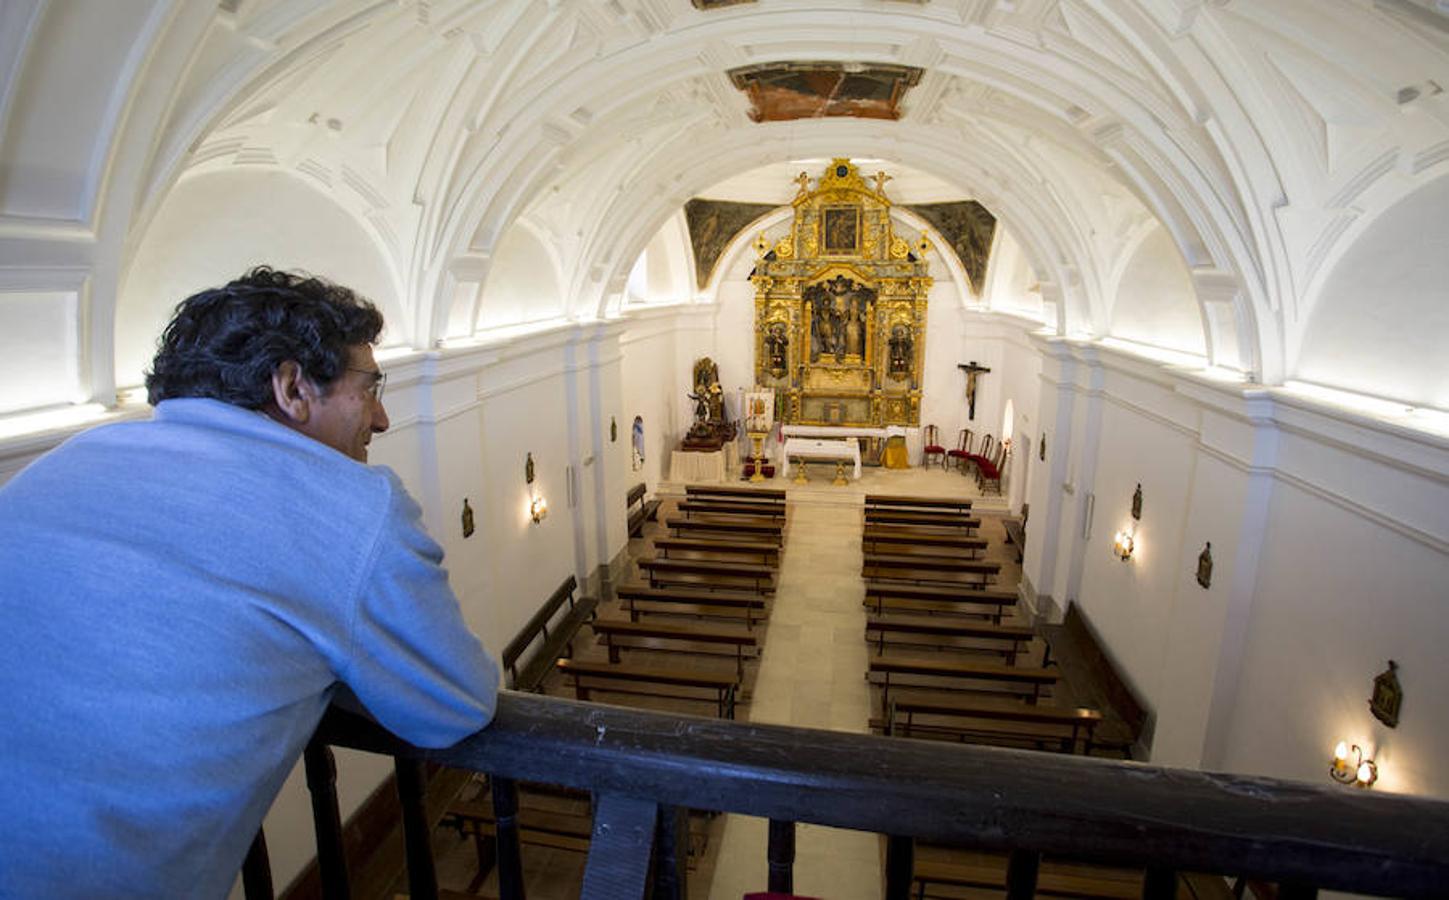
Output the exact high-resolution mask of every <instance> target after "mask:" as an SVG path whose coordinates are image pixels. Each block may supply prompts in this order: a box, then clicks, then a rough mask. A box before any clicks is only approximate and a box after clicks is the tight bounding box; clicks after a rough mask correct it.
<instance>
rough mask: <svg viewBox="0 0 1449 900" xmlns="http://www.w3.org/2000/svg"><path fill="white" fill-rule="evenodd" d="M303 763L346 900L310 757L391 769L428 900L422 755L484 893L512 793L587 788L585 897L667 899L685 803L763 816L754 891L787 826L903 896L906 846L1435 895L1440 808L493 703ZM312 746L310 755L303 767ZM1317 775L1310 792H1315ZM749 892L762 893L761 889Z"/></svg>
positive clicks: (1169, 891) (502, 855)
mask: <svg viewBox="0 0 1449 900" xmlns="http://www.w3.org/2000/svg"><path fill="white" fill-rule="evenodd" d="M317 734H318V738H317V740H316V741H314V746H313V748H311V750H310V751H309V758H308V783H309V786H310V787H311V788H312V789H313V791H314V800H313V809H314V812H315V813H316V816H317V818H316V821H317V828H318V847H319V865H320V868H321V872H322V882H323V886H324V887H323V891H324V896H326V897H329V898H333V897H347V896H348V887H347V868H346V865H345V861H344V860H343V859H342V842H341V840H340V837H339V830H340V822H339V819H338V816H337V811H336V810H337V807H336V796H335V793H334V792H333V789H332V786H331V781H332V779H331V778H330V777H329V772H328V771H327V770H328V768H329V764H328V762H327V760H326V759H325V755H326V753H325V750H324V749H323V745H324V744H325V745H331V746H340V747H350V748H355V749H360V750H366V751H372V752H376V753H385V754H391V755H393V756H394V757H396V759H397V766H398V775H399V777H398V784H399V788H400V791H401V792H402V793H403V795H404V796H403V798H402V799H403V810H404V814H403V819H404V823H405V826H406V827H407V829H408V838H407V844H408V846H407V852H408V872H409V879H410V891H411V896H412V897H413V898H415V900H423V898H432V897H434V896H436V890H437V889H436V878H435V876H434V873H433V864H432V858H431V852H430V849H429V835H428V829H427V823H426V817H425V815H424V813H423V803H422V779H421V771H422V765H423V763H424V762H433V763H441V764H444V765H448V766H455V767H459V768H463V769H469V770H472V771H475V772H485V773H488V774H489V775H490V776H491V779H492V789H493V792H494V802H495V805H496V812H497V817H498V834H497V851H498V866H499V893H500V895H501V896H502V897H504V898H521V897H523V895H524V894H523V880H522V874H521V872H522V869H521V865H520V862H519V841H518V834H517V832H516V830H515V828H514V826H513V821H512V820H513V815H514V812H515V804H516V795H515V793H514V789H513V785H514V783H516V782H522V781H530V782H545V783H548V784H555V785H563V786H565V787H571V788H578V789H583V790H587V791H591V792H592V793H593V796H594V801H595V802H594V810H595V815H594V826H593V839H592V843H591V847H590V851H589V857H588V861H587V864H586V867H585V875H584V885H583V894H582V895H583V896H584V897H585V898H596V897H609V898H615V897H619V898H623V897H631V898H633V897H644V896H646V891H648V892H649V893H648V896H651V897H669V898H683V897H684V895H685V891H684V872H685V865H684V854H685V852H686V846H687V841H686V840H684V839H683V838H682V834H683V829H684V827H685V819H686V816H687V810H690V809H698V810H718V811H724V812H733V813H744V814H747V815H752V816H760V817H764V818H768V819H769V820H770V828H769V847H768V848H767V858H768V862H769V872H770V876H769V880H770V884H769V888H770V890H772V891H779V892H789V890H790V889H791V866H792V859H793V855H794V850H793V848H794V823H795V822H808V823H814V824H819V825H827V826H834V827H839V828H849V829H856V830H861V831H871V832H877V833H880V834H883V835H885V836H887V860H886V885H885V895H886V897H887V898H890V900H906V898H907V897H909V895H910V887H911V871H912V857H913V848H914V841H915V840H917V839H922V840H929V841H932V842H940V843H953V844H964V845H969V846H972V847H977V848H981V849H989V850H997V851H1009V852H1010V854H1011V855H1010V862H1009V865H1008V878H1009V881H1008V888H1007V896H1008V897H1009V898H1026V897H1031V896H1033V893H1034V890H1035V884H1036V879H1037V865H1038V863H1039V861H1040V859H1041V858H1042V856H1043V855H1047V856H1051V857H1057V858H1067V859H1072V860H1080V861H1092V862H1102V863H1109V864H1113V865H1122V866H1132V867H1139V868H1142V869H1144V870H1145V871H1146V877H1145V878H1144V882H1143V884H1144V887H1143V896H1144V897H1145V898H1172V897H1174V895H1175V892H1176V884H1177V877H1176V875H1177V873H1178V872H1210V873H1219V874H1222V875H1225V876H1246V877H1249V878H1252V879H1261V880H1263V881H1267V882H1273V883H1277V884H1278V885H1280V893H1279V896H1280V897H1283V898H1285V900H1293V898H1303V897H1313V896H1314V895H1315V894H1316V892H1317V890H1318V889H1320V888H1323V889H1333V890H1341V891H1352V892H1356V893H1362V894H1375V895H1390V896H1410V897H1429V896H1439V897H1442V896H1444V892H1445V890H1446V887H1449V802H1444V801H1438V800H1427V799H1421V798H1415V797H1407V796H1395V795H1390V794H1386V793H1379V792H1373V791H1367V790H1359V789H1353V788H1346V787H1341V786H1339V785H1336V784H1330V783H1325V784H1323V785H1315V784H1305V783H1299V782H1289V781H1279V780H1274V779H1268V778H1257V777H1248V776H1239V775H1214V774H1208V773H1204V772H1197V771H1192V770H1186V769H1168V768H1162V767H1157V766H1150V765H1143V764H1140V763H1131V762H1117V761H1113V760H1105V759H1093V758H1084V757H1074V756H1064V755H1059V754H1050V753H1032V752H1028V751H1017V750H1004V749H997V748H989V747H976V746H969V745H957V744H946V743H937V742H926V741H914V740H906V739H901V738H884V737H875V736H871V735H854V734H842V733H838V732H828V731H820V730H815V729H808V728H792V727H783V726H769V725H749V724H743V723H738V722H731V721H724V720H719V719H704V718H697V717H692V716H677V715H664V714H660V713H655V712H648V711H643V710H631V709H623V708H618V707H611V706H602V705H598V704H592V703H579V702H575V701H571V700H563V699H558V698H553V697H541V696H536V695H530V694H518V693H512V692H505V693H504V694H503V695H502V696H500V698H499V705H498V712H497V715H496V717H495V719H494V721H493V723H492V724H491V725H490V726H489V727H488V728H487V729H485V730H484V731H482V732H479V733H478V734H476V735H474V736H472V737H470V738H467V739H466V740H464V741H462V742H460V743H458V744H457V745H455V746H453V747H450V748H448V749H446V750H421V749H419V748H416V747H413V746H411V745H408V744H405V743H403V742H401V741H399V740H398V739H397V738H395V737H393V736H392V735H390V734H388V733H387V732H386V731H384V730H382V729H381V728H379V727H378V726H377V725H375V724H372V723H370V722H367V721H365V720H362V719H360V718H358V717H356V716H351V715H349V714H346V713H342V712H339V711H337V710H333V711H331V712H329V713H328V715H327V717H326V719H324V721H323V723H322V726H321V727H320V728H319V729H318V732H317ZM319 752H321V754H322V756H323V758H319V756H318V754H319ZM1326 780H1327V779H1325V781H1326ZM761 887H763V886H761Z"/></svg>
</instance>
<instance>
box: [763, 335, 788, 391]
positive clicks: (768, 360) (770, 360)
mask: <svg viewBox="0 0 1449 900" xmlns="http://www.w3.org/2000/svg"><path fill="white" fill-rule="evenodd" d="M789 349H790V338H789V335H787V334H786V333H785V323H784V322H774V323H772V324H771V325H770V328H769V330H768V331H766V332H765V364H766V366H768V368H769V371H770V374H772V375H774V376H775V377H776V378H779V377H780V376H781V375H783V374H785V365H786V359H787V356H786V355H787V354H788V353H789Z"/></svg>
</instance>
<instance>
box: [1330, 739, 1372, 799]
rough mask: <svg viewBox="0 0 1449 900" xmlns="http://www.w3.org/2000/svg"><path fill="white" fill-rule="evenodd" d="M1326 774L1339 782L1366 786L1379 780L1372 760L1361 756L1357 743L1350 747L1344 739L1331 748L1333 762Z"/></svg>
mask: <svg viewBox="0 0 1449 900" xmlns="http://www.w3.org/2000/svg"><path fill="white" fill-rule="evenodd" d="M1328 774H1329V775H1331V776H1332V777H1333V780H1334V781H1337V782H1338V783H1339V784H1351V785H1353V786H1354V787H1361V788H1366V787H1370V786H1372V785H1373V783H1374V782H1375V781H1378V780H1379V767H1378V764H1377V763H1375V762H1374V761H1373V760H1371V759H1364V758H1363V750H1362V749H1361V748H1360V747H1359V745H1358V744H1354V745H1353V746H1352V747H1350V746H1349V745H1348V743H1347V742H1346V741H1339V742H1338V746H1337V747H1334V748H1333V762H1332V763H1331V764H1330V765H1329V767H1328Z"/></svg>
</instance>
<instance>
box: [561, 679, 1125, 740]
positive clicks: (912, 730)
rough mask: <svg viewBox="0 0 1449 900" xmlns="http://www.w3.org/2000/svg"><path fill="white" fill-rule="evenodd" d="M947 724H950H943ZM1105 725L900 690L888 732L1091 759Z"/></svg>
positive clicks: (1074, 713) (1083, 712) (1077, 712)
mask: <svg viewBox="0 0 1449 900" xmlns="http://www.w3.org/2000/svg"><path fill="white" fill-rule="evenodd" d="M560 662H562V661H560ZM916 716H927V717H930V721H926V722H918V721H917V720H916ZM941 719H944V720H946V721H944V722H942V721H937V720H941ZM1101 721H1102V714H1101V713H1100V712H1097V711H1096V710H1095V709H1087V708H1085V707H1079V708H1075V709H1063V708H1061V707H1056V706H1042V705H1037V706H1027V705H1025V704H1020V703H1000V704H986V703H972V702H969V701H957V700H951V699H946V698H936V697H929V696H923V695H916V694H912V693H909V692H906V691H898V692H897V693H896V696H895V698H894V699H893V700H892V701H891V705H890V707H889V708H888V709H887V715H886V718H885V722H884V731H885V733H886V734H894V735H899V736H900V737H913V736H916V735H931V734H942V735H947V736H951V737H954V738H956V739H958V740H962V741H966V740H968V739H975V741H976V742H984V743H990V742H991V741H993V740H1000V741H1003V742H1011V743H1013V744H1026V745H1028V746H1034V747H1036V749H1046V748H1047V747H1048V746H1054V747H1055V748H1056V749H1058V750H1060V751H1061V752H1063V753H1076V752H1077V747H1078V746H1079V745H1080V747H1081V748H1082V753H1083V754H1084V755H1090V754H1091V752H1092V735H1093V732H1095V731H1096V729H1097V726H1098V725H1099V724H1100V723H1101ZM1079 742H1080V744H1079Z"/></svg>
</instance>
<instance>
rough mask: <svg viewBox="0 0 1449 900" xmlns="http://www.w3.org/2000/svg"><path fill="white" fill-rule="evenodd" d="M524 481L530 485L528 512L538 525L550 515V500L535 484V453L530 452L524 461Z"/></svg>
mask: <svg viewBox="0 0 1449 900" xmlns="http://www.w3.org/2000/svg"><path fill="white" fill-rule="evenodd" d="M523 483H524V484H526V485H528V498H529V499H528V514H529V516H531V517H532V518H533V524H535V525H537V524H538V523H539V522H542V521H543V520H544V517H545V516H547V515H548V501H547V500H545V499H543V495H542V494H540V493H539V492H538V490H537V489H536V488H535V487H534V486H533V454H532V453H529V454H528V455H527V458H525V459H524V461H523Z"/></svg>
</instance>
